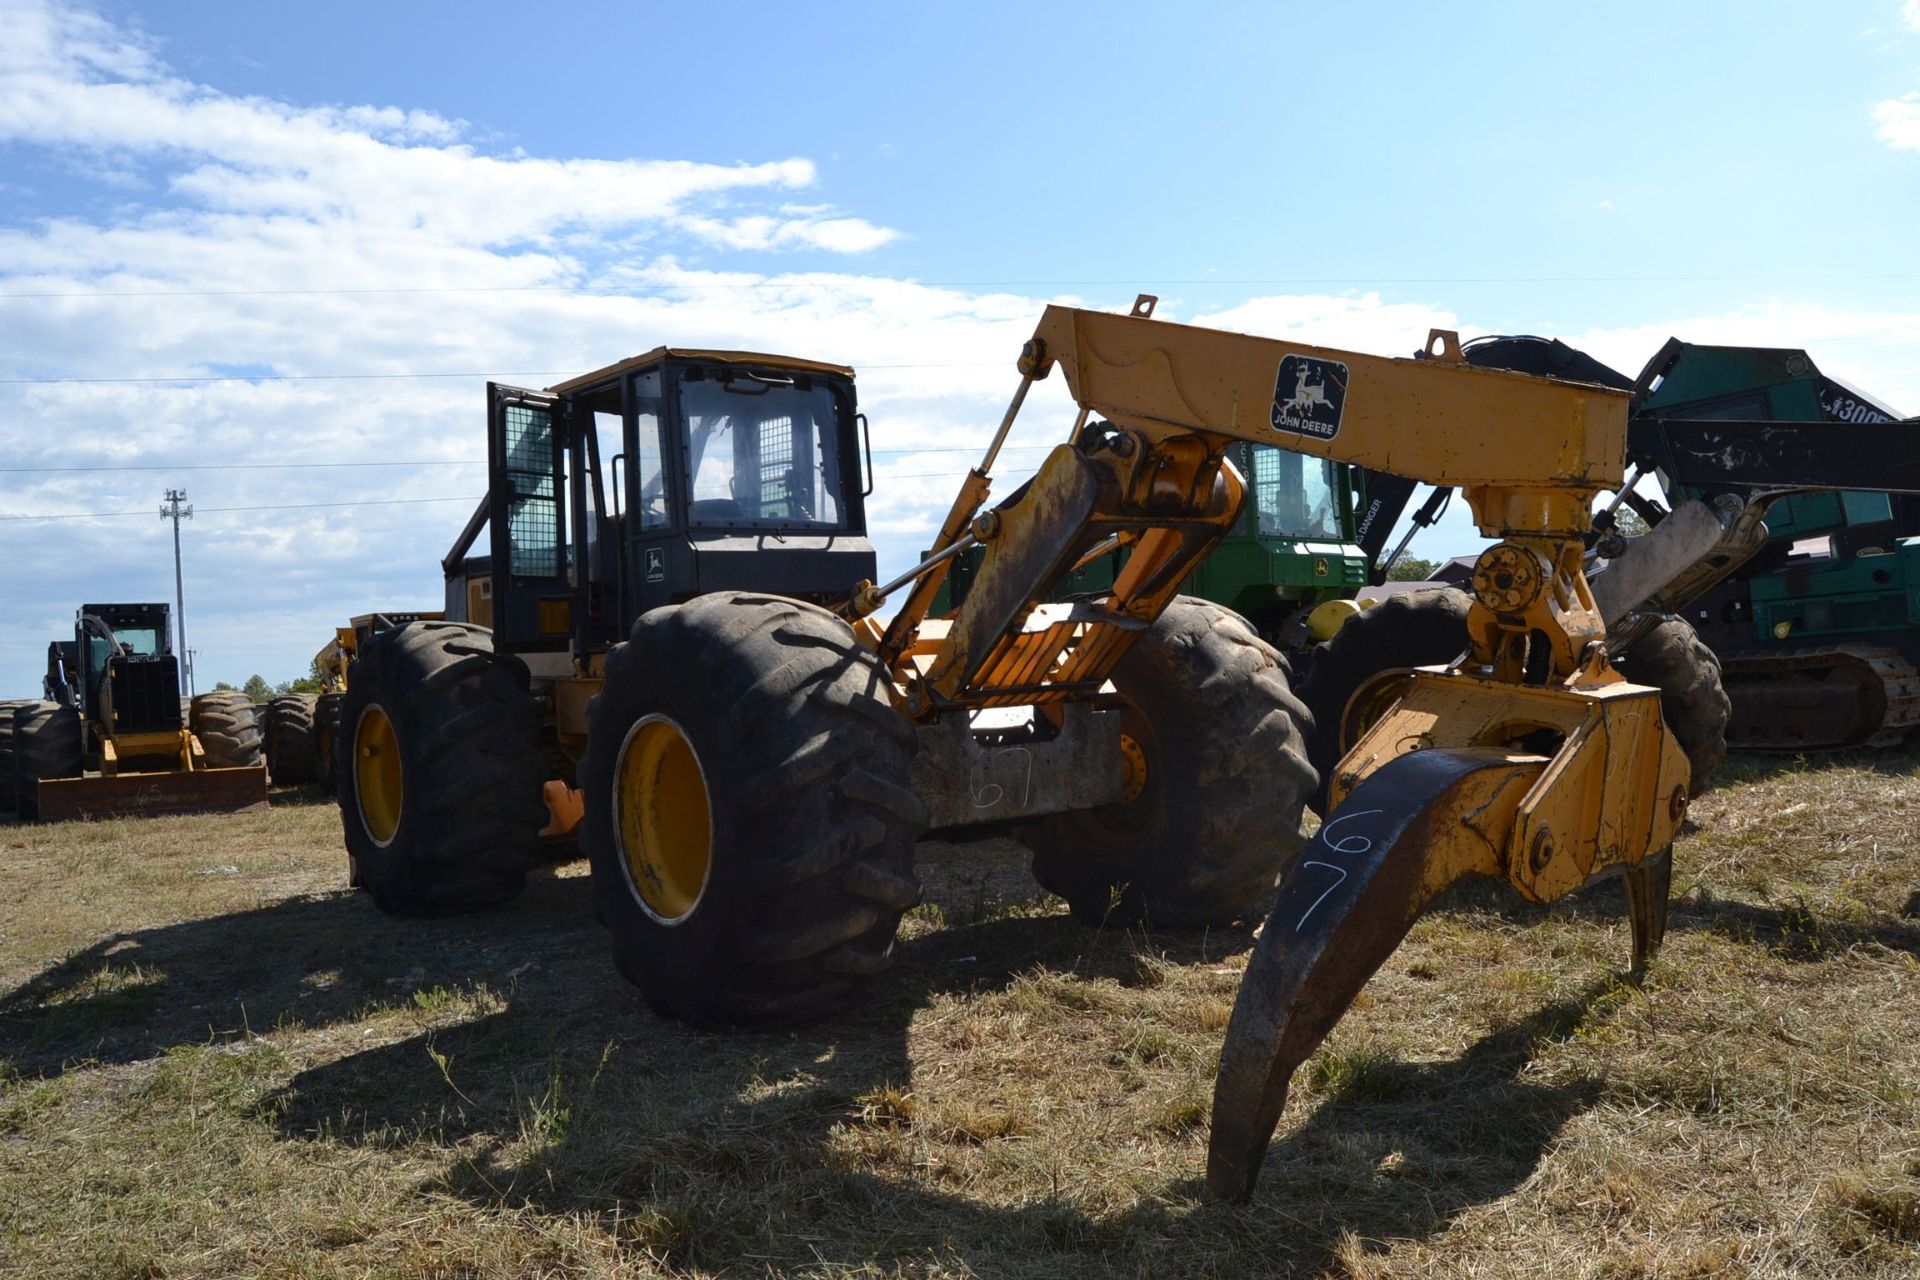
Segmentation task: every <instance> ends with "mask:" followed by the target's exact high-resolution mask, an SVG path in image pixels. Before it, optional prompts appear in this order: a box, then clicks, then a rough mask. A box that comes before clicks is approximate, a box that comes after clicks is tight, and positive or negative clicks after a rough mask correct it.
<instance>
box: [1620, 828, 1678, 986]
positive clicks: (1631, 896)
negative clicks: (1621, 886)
mask: <svg viewBox="0 0 1920 1280" xmlns="http://www.w3.org/2000/svg"><path fill="white" fill-rule="evenodd" d="M1621 880H1622V881H1623V882H1625V884H1626V887H1627V919H1628V920H1629V921H1630V922H1631V923H1632V925H1633V974H1634V976H1635V977H1638V976H1639V975H1641V974H1643V973H1645V972H1646V971H1647V962H1648V961H1649V960H1652V959H1653V956H1654V953H1655V952H1657V951H1658V950H1660V944H1661V942H1663V941H1664V940H1665V939H1666V936H1667V902H1668V899H1669V897H1670V895H1671V894H1672V892H1673V846H1672V845H1668V846H1667V847H1666V848H1664V849H1662V850H1660V852H1658V853H1653V854H1648V855H1647V858H1646V860H1645V861H1644V862H1642V863H1641V864H1640V865H1639V866H1637V867H1635V868H1633V869H1632V870H1631V871H1628V872H1627V873H1626V874H1625V875H1623V876H1622V877H1621Z"/></svg>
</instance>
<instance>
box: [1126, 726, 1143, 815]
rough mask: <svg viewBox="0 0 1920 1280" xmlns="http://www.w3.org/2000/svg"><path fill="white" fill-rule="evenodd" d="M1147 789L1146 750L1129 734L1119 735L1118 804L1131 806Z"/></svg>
mask: <svg viewBox="0 0 1920 1280" xmlns="http://www.w3.org/2000/svg"><path fill="white" fill-rule="evenodd" d="M1146 789H1147V749H1146V748H1145V747H1143V746H1141V745H1140V741H1139V739H1137V738H1135V737H1134V736H1133V735H1132V734H1130V733H1123V734H1121V735H1120V803H1122V804H1132V803H1133V802H1134V801H1135V800H1138V799H1139V798H1140V793H1141V792H1142V791H1145V790H1146Z"/></svg>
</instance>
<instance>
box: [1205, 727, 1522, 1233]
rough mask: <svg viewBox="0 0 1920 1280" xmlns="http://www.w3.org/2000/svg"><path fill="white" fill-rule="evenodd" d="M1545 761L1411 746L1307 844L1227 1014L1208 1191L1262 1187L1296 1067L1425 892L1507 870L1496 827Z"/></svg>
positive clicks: (1231, 1195) (1238, 1196) (1235, 1193)
mask: <svg viewBox="0 0 1920 1280" xmlns="http://www.w3.org/2000/svg"><path fill="white" fill-rule="evenodd" d="M1545 763H1546V762H1545V760H1544V759H1543V758H1541V757H1538V756H1531V757H1514V756H1508V755H1504V754H1502V753H1499V752H1491V751H1478V750H1473V751H1454V750H1432V751H1418V752H1414V753H1412V754H1410V755H1406V756H1402V757H1400V758H1399V759H1396V760H1394V761H1392V762H1391V763H1389V764H1387V765H1386V766H1384V767H1382V768H1381V769H1379V770H1378V771H1377V772H1375V773H1373V774H1372V775H1370V776H1368V777H1367V778H1365V779H1364V780H1362V781H1361V782H1360V784H1359V785H1358V786H1356V787H1355V788H1354V789H1353V791H1352V792H1351V793H1350V794H1349V795H1348V796H1347V798H1346V801H1345V802H1344V803H1343V804H1341V806H1340V807H1339V808H1338V809H1336V810H1335V811H1334V812H1333V813H1332V814H1331V815H1329V817H1328V819H1327V822H1326V823H1325V825H1323V826H1322V827H1321V828H1320V830H1319V832H1318V833H1317V834H1316V835H1315V836H1314V838H1313V839H1312V841H1311V842H1309V843H1308V845H1307V846H1306V848H1305V849H1303V850H1302V851H1301V853H1300V856H1299V858H1298V859H1297V860H1296V861H1295V862H1294V864H1293V865H1292V867H1291V868H1289V869H1288V871H1287V873H1286V876H1285V877H1284V878H1283V879H1282V881H1281V883H1280V896H1279V899H1278V900H1277V901H1276V902H1275V903H1274V908H1273V914H1272V915H1271V916H1269V917H1268V919H1267V926H1266V929H1265V930H1264V931H1263V932H1262V933H1261V935H1260V939H1259V941H1258V942H1257V943H1255V945H1254V950H1253V955H1252V957H1251V958H1250V959H1249V960H1248V962H1247V972H1246V975H1245V977H1243V978H1242V979H1241V982H1240V994H1239V997H1238V999H1237V1000H1236V1002H1235V1003H1234V1007H1233V1017H1232V1019H1231V1020H1230V1021H1229V1023H1228V1025H1227V1040H1226V1044H1225V1046H1224V1047H1223V1048H1222V1050H1221V1053H1220V1074H1219V1077H1218V1079H1217V1080H1216V1081H1215V1083H1214V1091H1213V1133H1212V1138H1211V1141H1210V1144H1209V1147H1208V1151H1207V1190H1208V1192H1209V1193H1210V1194H1211V1195H1212V1196H1214V1197H1215V1198H1217V1199H1223V1200H1229V1199H1230V1200H1245V1199H1247V1198H1248V1197H1250V1196H1251V1195H1252V1194H1253V1184H1254V1179H1255V1178H1256V1177H1257V1176H1258V1175H1259V1171H1260V1162H1261V1160H1262V1159H1263V1158H1264V1157H1265V1155H1266V1151H1267V1144H1268V1142H1269V1141H1271V1139H1272V1137H1273V1130H1274V1126H1275V1125H1277V1124H1278V1123H1279V1120H1280V1112H1281V1110H1282V1109H1283V1108H1284V1107H1285V1106H1286V1102H1287V1085H1288V1083H1289V1082H1290V1081H1291V1080H1292V1078H1293V1073H1294V1070H1295V1068H1297V1067H1298V1066H1299V1065H1300V1064H1301V1063H1302V1062H1304V1061H1306V1059H1307V1058H1308V1056H1309V1055H1311V1054H1312V1053H1313V1051H1314V1049H1315V1048H1317V1047H1318V1046H1319V1044H1320V1042H1321V1041H1322V1040H1324V1039H1326V1037H1327V1033H1328V1032H1330V1031H1331V1030H1333V1026H1334V1024H1335V1023H1336V1022H1338V1021H1339V1020H1340V1017H1341V1015H1342V1014H1344V1013H1345V1012H1346V1011H1347V1006H1348V1005H1350V1004H1352V1003H1353V998H1354V997H1355V996H1356V995H1358V994H1359V992H1360V988H1361V987H1363V986H1365V985H1366V982H1367V979H1368V978H1370V977H1372V976H1373V973H1374V971H1375V970H1376V969H1378V968H1379V967H1380V965H1381V964H1382V963H1383V962H1384V961H1385V960H1386V958H1387V957H1388V956H1389V955H1391V954H1393V951H1394V948H1396V947H1398V946H1399V945H1400V942H1401V940H1402V939H1403V938H1405V937H1406V936H1407V931H1408V930H1409V929H1411V928H1412V927H1413V922H1414V920H1415V919H1417V918H1418V917H1419V915H1420V911H1421V909H1422V908H1424V907H1425V906H1426V905H1427V903H1429V902H1431V901H1432V900H1433V899H1434V898H1435V897H1436V896H1438V895H1439V894H1441V893H1443V892H1445V890H1446V889H1447V888H1448V887H1449V886H1451V885H1453V884H1455V883H1457V882H1458V881H1460V880H1462V879H1464V878H1465V877H1467V876H1469V875H1498V874H1499V872H1500V867H1499V862H1498V855H1497V853H1496V852H1495V849H1494V846H1493V845H1492V843H1490V841H1489V839H1488V835H1487V833H1489V832H1498V831H1501V830H1503V829H1504V828H1505V827H1506V826H1508V825H1510V824H1511V815H1512V812H1513V809H1514V807H1515V806H1516V805H1517V804H1518V803H1519V801H1520V798H1521V796H1522V795H1523V794H1524V793H1525V792H1526V790H1527V788H1528V787H1529V786H1530V785H1531V784H1532V782H1533V780H1534V779H1535V778H1537V777H1538V776H1539V774H1540V771H1541V769H1542V768H1543V767H1544V765H1545ZM1503 813H1504V815H1505V818H1504V820H1503V819H1502V817H1501V815H1502V814H1503ZM1495 838H1497V837H1495Z"/></svg>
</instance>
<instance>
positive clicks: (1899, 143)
mask: <svg viewBox="0 0 1920 1280" xmlns="http://www.w3.org/2000/svg"><path fill="white" fill-rule="evenodd" d="M1873 123H1874V132H1875V133H1876V134H1878V135H1879V138H1880V141H1882V142H1884V143H1886V144H1887V145H1888V146H1890V147H1893V148H1895V149H1896V150H1900V151H1920V93H1909V94H1905V95H1903V96H1901V97H1898V98H1888V99H1887V100H1886V101H1884V102H1878V103H1875V104H1874V108H1873Z"/></svg>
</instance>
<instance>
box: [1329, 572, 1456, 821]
mask: <svg viewBox="0 0 1920 1280" xmlns="http://www.w3.org/2000/svg"><path fill="white" fill-rule="evenodd" d="M1472 604H1473V601H1472V599H1471V597H1469V596H1468V595H1467V593H1466V592H1464V591H1459V590H1455V589H1454V588H1451V587H1442V588H1436V589H1434V590H1431V591H1407V592H1400V593H1396V594H1394V595H1390V596H1388V597H1387V598H1386V599H1384V600H1382V601H1380V603H1378V604H1376V605H1373V606H1372V607H1371V608H1367V609H1362V610H1361V611H1360V612H1359V613H1356V614H1354V615H1353V616H1352V617H1350V618H1348V619H1347V621H1346V624H1345V625H1344V626H1342V627H1341V628H1340V629H1339V630H1338V631H1336V632H1334V633H1333V636H1332V638H1331V639H1328V640H1323V641H1321V642H1320V643H1319V644H1318V645H1316V646H1315V647H1314V650H1313V654H1312V657H1311V659H1310V661H1309V662H1308V664H1307V678H1306V679H1305V680H1304V681H1302V682H1301V684H1300V697H1301V700H1302V701H1303V702H1305V703H1306V704H1307V710H1308V711H1309V712H1310V713H1311V714H1312V717H1313V731H1312V734H1311V736H1310V737H1309V739H1308V756H1309V757H1310V758H1311V759H1312V761H1313V768H1314V772H1315V773H1316V774H1318V775H1319V779H1320V781H1319V785H1318V786H1316V787H1315V788H1314V792H1313V799H1312V800H1311V802H1310V803H1311V804H1312V806H1313V811H1314V812H1315V813H1318V814H1321V815H1323V816H1324V815H1325V813H1326V807H1327V786H1328V783H1330V782H1331V781H1332V779H1333V767H1334V766H1335V765H1337V764H1339V763H1340V758H1341V757H1342V756H1344V755H1346V753H1347V749H1348V748H1349V747H1351V746H1352V745H1353V744H1354V743H1355V742H1356V741H1358V740H1359V736H1360V732H1361V731H1362V730H1363V729H1364V728H1365V726H1366V725H1369V724H1371V723H1372V722H1373V721H1374V720H1375V719H1377V718H1378V713H1379V712H1381V711H1384V710H1385V709H1386V706H1387V705H1391V703H1392V701H1393V700H1394V699H1397V698H1398V697H1399V694H1398V692H1397V689H1398V685H1397V684H1395V685H1394V686H1392V688H1391V689H1387V690H1385V692H1384V693H1383V695H1382V696H1384V697H1385V698H1386V702H1385V704H1382V705H1375V703H1376V701H1377V700H1376V699H1374V698H1373V697H1372V696H1371V693H1372V691H1374V690H1381V689H1382V688H1383V686H1382V682H1381V679H1380V678H1381V677H1383V676H1384V675H1385V674H1386V673H1388V672H1397V671H1403V670H1405V669H1407V668H1409V667H1430V666H1436V665H1438V664H1440V663H1446V662H1452V661H1453V660H1454V659H1455V658H1457V657H1459V656H1460V655H1461V653H1463V652H1464V651H1465V650H1466V647H1467V611H1468V609H1470V608H1471V607H1472ZM1363 690H1365V691H1366V692H1363ZM1356 694H1360V695H1361V696H1360V698H1359V699H1358V700H1357V701H1356V699H1355V695H1356Z"/></svg>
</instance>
